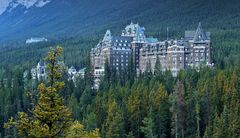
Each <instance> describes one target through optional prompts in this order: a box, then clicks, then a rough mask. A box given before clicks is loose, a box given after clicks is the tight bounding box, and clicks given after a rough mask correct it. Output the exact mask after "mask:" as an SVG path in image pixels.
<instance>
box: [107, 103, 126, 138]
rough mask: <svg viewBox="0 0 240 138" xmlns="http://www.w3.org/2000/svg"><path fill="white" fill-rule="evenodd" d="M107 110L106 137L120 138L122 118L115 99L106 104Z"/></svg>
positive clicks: (122, 126) (122, 132) (122, 133)
mask: <svg viewBox="0 0 240 138" xmlns="http://www.w3.org/2000/svg"><path fill="white" fill-rule="evenodd" d="M108 106H109V107H108V112H107V118H106V123H105V125H104V126H105V129H106V138H122V137H123V136H124V134H125V132H124V119H123V114H122V111H121V109H120V107H119V106H118V105H117V103H116V101H113V102H110V103H109V104H108Z"/></svg>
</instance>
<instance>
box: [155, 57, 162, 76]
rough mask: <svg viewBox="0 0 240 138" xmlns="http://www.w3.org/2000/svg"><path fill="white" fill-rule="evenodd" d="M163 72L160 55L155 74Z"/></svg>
mask: <svg viewBox="0 0 240 138" xmlns="http://www.w3.org/2000/svg"><path fill="white" fill-rule="evenodd" d="M161 73H162V67H161V62H160V58H159V56H157V59H156V64H155V68H154V74H155V75H157V76H158V75H160V74H161Z"/></svg>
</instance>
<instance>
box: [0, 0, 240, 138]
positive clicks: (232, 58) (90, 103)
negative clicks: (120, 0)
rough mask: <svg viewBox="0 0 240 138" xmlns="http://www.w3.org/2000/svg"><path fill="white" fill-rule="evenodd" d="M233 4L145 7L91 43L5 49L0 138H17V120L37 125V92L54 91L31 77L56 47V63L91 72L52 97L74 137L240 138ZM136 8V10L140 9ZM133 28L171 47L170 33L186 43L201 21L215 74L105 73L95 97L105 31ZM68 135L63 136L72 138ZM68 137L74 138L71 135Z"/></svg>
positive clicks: (89, 38) (214, 1)
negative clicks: (95, 53) (93, 58)
mask: <svg viewBox="0 0 240 138" xmlns="http://www.w3.org/2000/svg"><path fill="white" fill-rule="evenodd" d="M230 1H231V2H229V1H227V0H223V1H221V2H219V0H199V1H194V0H185V1H180V0H174V2H178V3H182V4H173V3H174V2H173V1H170V0H166V1H162V2H161V3H162V4H163V5H162V6H160V7H158V6H157V5H156V6H154V5H155V4H156V3H152V4H151V5H148V6H147V7H145V8H146V9H149V10H146V9H145V10H144V12H140V11H133V10H132V11H131V10H130V11H129V10H126V11H125V12H127V13H128V14H129V16H121V17H119V18H118V19H119V20H113V21H110V22H109V23H105V22H104V25H101V26H98V27H97V28H94V29H93V31H92V34H93V33H94V35H86V36H79V37H72V38H61V39H59V40H54V41H49V42H47V43H38V44H31V45H25V44H23V43H21V42H11V43H9V44H6V45H2V46H1V47H0V137H19V134H21V133H18V132H19V129H18V127H15V128H10V129H6V128H4V123H7V122H8V120H9V119H10V118H11V117H13V118H18V119H21V118H19V114H18V112H21V113H26V114H29V115H30V116H31V117H32V118H34V114H32V112H34V111H35V109H37V108H35V107H37V106H38V104H37V103H38V102H37V101H41V100H39V99H41V95H39V93H40V92H41V91H40V90H39V89H38V88H39V85H40V86H42V85H41V84H45V85H46V88H47V87H51V86H49V82H37V81H35V80H32V79H31V74H30V69H31V68H32V67H34V66H36V64H37V62H38V61H39V60H40V59H44V57H46V56H47V55H48V52H49V47H50V46H53V47H55V46H56V45H60V46H62V47H63V49H64V51H63V53H62V54H61V58H60V59H59V60H62V61H64V62H65V64H66V65H68V66H71V65H74V66H75V67H76V68H77V69H81V68H83V67H87V69H86V71H87V72H86V76H85V78H78V79H77V81H76V83H74V82H73V81H68V79H67V75H66V72H62V74H61V76H62V77H61V78H60V79H59V80H58V81H59V82H64V84H65V85H64V86H62V89H59V91H58V93H57V95H55V94H54V96H56V97H58V100H57V101H59V100H60V101H62V102H60V103H61V106H60V107H64V109H65V108H66V109H68V110H69V111H68V112H67V113H69V114H71V119H70V122H71V123H70V124H69V122H67V123H66V122H65V123H66V124H67V125H66V126H67V127H68V129H69V132H73V131H75V130H76V131H77V130H80V131H81V132H84V134H86V135H84V136H86V137H87V136H94V137H99V136H101V137H106V138H112V137H113V138H115V137H126V138H134V137H137V138H144V137H145V138H155V137H156V138H164V137H189V138H192V137H198V138H199V137H205V138H212V137H213V138H222V137H227V138H237V137H239V136H240V79H239V78H240V15H239V13H240V12H239V1H238V0H230ZM155 2H157V0H156V1H155ZM132 5H134V4H132ZM164 5H165V6H166V7H168V8H164ZM135 6H136V7H135V8H134V7H132V9H136V8H137V7H138V6H139V5H135ZM122 7H124V6H122ZM125 7H126V5H125ZM170 7H171V9H172V10H169V8H170ZM157 9H160V10H157ZM199 9H205V10H199ZM136 12H137V14H136ZM116 14H117V13H116ZM124 15H125V14H124ZM130 15H131V17H130ZM114 17H115V16H114ZM131 20H133V21H136V22H137V21H138V22H139V23H140V25H142V26H145V27H146V34H147V35H148V36H150V35H151V36H154V37H157V38H158V39H159V40H164V39H166V28H167V27H169V37H171V38H172V39H175V38H180V37H181V36H184V31H185V30H195V29H196V27H197V23H198V22H199V21H202V24H203V28H204V29H205V30H206V31H210V32H211V42H212V44H211V45H212V60H213V63H214V67H212V68H207V67H202V68H201V69H200V70H195V69H188V70H184V71H181V72H180V73H179V74H178V76H177V77H176V78H174V77H173V76H172V74H171V72H170V71H166V72H162V71H161V70H160V67H159V68H156V72H157V74H154V75H153V74H152V73H151V72H148V73H145V74H141V75H140V76H138V77H137V76H135V72H134V71H133V70H132V68H131V66H130V67H129V69H128V70H126V71H125V72H119V73H115V72H112V71H109V69H108V66H107V65H106V67H105V68H106V70H108V72H106V75H105V76H104V78H102V81H101V82H102V83H101V86H100V89H99V90H98V91H96V90H93V89H92V84H93V80H92V77H91V73H90V72H91V70H92V69H91V66H90V61H89V51H90V49H91V48H92V47H94V46H95V45H96V44H97V43H98V41H99V40H100V39H101V38H102V37H103V34H104V33H105V29H107V28H110V29H111V30H113V33H114V34H120V32H121V30H122V29H123V27H124V26H125V25H126V24H128V23H129V22H130V21H131ZM88 31H89V30H88ZM89 32H91V31H89ZM50 51H51V50H50ZM25 71H28V74H27V76H24V75H23V73H24V72H25ZM44 88H45V87H44ZM41 90H44V89H41ZM42 101H44V99H42ZM42 104H44V103H42ZM64 105H65V106H64ZM56 108H57V107H56ZM36 113H38V112H36ZM20 115H21V114H20ZM22 115H25V114H22ZM44 115H45V114H44ZM23 119H24V118H23ZM34 119H35V118H34ZM34 119H33V121H34ZM13 124H15V126H16V122H10V123H9V124H8V125H9V126H11V125H13ZM17 124H19V123H17ZM63 124H64V123H63ZM8 125H6V124H5V127H6V126H8ZM83 128H84V129H83ZM32 130H34V129H32ZM34 131H35V130H34ZM63 133H64V132H61V134H59V135H58V136H59V137H60V136H62V137H67V136H66V135H63ZM32 134H34V132H33V131H32ZM34 136H35V137H37V135H32V137H34ZM30 137H31V136H30ZM68 137H74V133H72V134H69V135H68Z"/></svg>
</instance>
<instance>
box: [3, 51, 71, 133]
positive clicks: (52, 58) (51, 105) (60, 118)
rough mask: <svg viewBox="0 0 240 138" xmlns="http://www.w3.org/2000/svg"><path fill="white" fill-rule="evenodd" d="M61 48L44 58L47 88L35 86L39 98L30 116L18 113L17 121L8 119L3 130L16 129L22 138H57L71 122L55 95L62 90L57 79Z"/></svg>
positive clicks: (59, 74)
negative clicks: (46, 71)
mask: <svg viewBox="0 0 240 138" xmlns="http://www.w3.org/2000/svg"><path fill="white" fill-rule="evenodd" d="M62 51H63V50H62V48H60V47H57V48H56V49H52V50H51V51H50V52H49V53H48V56H47V58H46V60H47V62H48V63H49V64H48V65H47V68H48V81H47V86H46V85H45V84H43V83H41V84H39V86H38V91H39V98H38V100H37V103H36V105H35V106H34V108H33V109H32V110H31V114H29V115H28V114H27V113H25V112H19V113H18V118H17V119H16V120H13V118H11V119H10V120H9V122H8V123H6V124H5V127H6V128H10V127H16V128H17V130H18V133H19V135H21V136H23V137H59V136H61V135H62V134H63V133H65V132H66V131H67V129H68V127H69V126H70V125H71V122H72V114H71V112H70V111H69V110H68V108H67V107H66V106H64V104H63V99H62V98H61V97H60V96H59V94H58V92H59V91H60V90H61V89H62V88H63V87H64V83H63V82H61V81H59V80H60V79H61V76H62V75H61V70H62V67H61V66H60V65H59V64H58V61H59V57H60V55H61V53H62Z"/></svg>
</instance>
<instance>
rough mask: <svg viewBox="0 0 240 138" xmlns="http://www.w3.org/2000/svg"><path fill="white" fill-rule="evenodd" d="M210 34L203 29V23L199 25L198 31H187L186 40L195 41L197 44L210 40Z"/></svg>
mask: <svg viewBox="0 0 240 138" xmlns="http://www.w3.org/2000/svg"><path fill="white" fill-rule="evenodd" d="M210 35H211V34H210V32H205V31H204V30H203V29H202V25H201V23H199V25H198V28H197V30H196V31H185V39H186V40H193V41H195V42H198V41H203V40H209V39H210Z"/></svg>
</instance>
